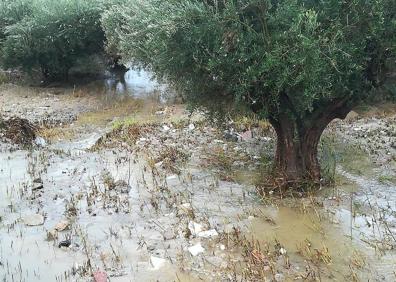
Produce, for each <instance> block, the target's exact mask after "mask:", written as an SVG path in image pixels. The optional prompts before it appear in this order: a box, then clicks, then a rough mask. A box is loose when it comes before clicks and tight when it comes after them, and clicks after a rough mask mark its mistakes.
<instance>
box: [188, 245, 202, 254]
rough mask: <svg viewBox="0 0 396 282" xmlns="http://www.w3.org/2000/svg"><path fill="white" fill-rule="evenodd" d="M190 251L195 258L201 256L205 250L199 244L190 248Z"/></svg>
mask: <svg viewBox="0 0 396 282" xmlns="http://www.w3.org/2000/svg"><path fill="white" fill-rule="evenodd" d="M188 251H189V252H190V254H191V255H193V256H194V257H195V256H197V255H199V254H200V253H203V252H204V251H205V249H204V248H203V247H202V245H201V243H198V244H196V245H194V246H191V247H189V248H188Z"/></svg>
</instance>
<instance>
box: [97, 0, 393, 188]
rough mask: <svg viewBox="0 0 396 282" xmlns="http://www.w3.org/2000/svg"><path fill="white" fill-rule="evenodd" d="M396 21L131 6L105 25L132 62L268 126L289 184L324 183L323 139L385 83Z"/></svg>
mask: <svg viewBox="0 0 396 282" xmlns="http://www.w3.org/2000/svg"><path fill="white" fill-rule="evenodd" d="M216 3H221V4H216ZM395 11H396V2H395V1H393V0H369V1H367V0H343V1H340V0H329V1H316V0H305V1H304V0H276V1H275V0H274V1H269V0H226V1H198V0H187V1H181V0H171V1H162V0H149V1H139V0H130V1H128V3H127V4H126V5H124V6H117V7H116V6H114V7H113V8H112V9H111V10H109V11H108V12H106V13H105V14H104V16H103V19H102V24H103V26H104V29H105V31H106V35H107V38H108V41H109V44H111V45H113V46H114V45H116V46H117V47H118V49H119V50H120V52H121V53H122V55H123V57H124V59H125V60H128V61H133V62H135V63H138V64H140V65H141V66H144V67H148V68H150V69H152V70H153V71H154V72H155V73H156V74H157V76H158V77H160V78H164V79H166V80H168V81H171V82H173V83H174V84H175V85H176V86H177V87H179V88H180V89H182V90H183V93H186V95H187V96H188V99H189V101H191V102H193V103H195V104H198V105H202V104H205V103H206V104H207V102H208V101H209V103H213V102H210V101H214V99H221V100H228V99H232V100H233V101H234V102H235V103H236V104H244V105H247V106H248V107H249V108H250V109H251V110H253V111H254V112H256V113H258V114H260V115H261V117H263V118H267V119H268V120H269V121H270V122H271V124H272V126H273V127H274V129H275V131H276V134H277V149H276V157H275V167H276V168H277V171H279V172H281V173H283V175H284V180H285V183H295V182H301V181H306V180H309V181H313V182H315V183H318V182H319V181H320V166H319V163H318V158H317V147H318V143H319V140H320V136H321V134H322V132H323V130H324V129H325V128H326V126H327V125H328V124H329V123H330V122H331V121H332V120H333V119H335V118H344V117H345V116H346V115H347V113H348V112H349V111H350V110H351V109H352V107H354V106H355V105H357V103H360V102H362V101H365V100H366V99H367V98H368V97H370V96H372V95H375V94H373V93H376V92H373V91H372V90H373V89H374V88H376V87H379V86H380V85H381V82H382V81H383V79H384V74H385V70H386V68H385V67H386V64H387V62H389V61H391V59H390V58H391V56H393V55H394V51H395V45H396V44H395V36H396V34H395V30H396V20H395ZM215 106H216V105H215Z"/></svg>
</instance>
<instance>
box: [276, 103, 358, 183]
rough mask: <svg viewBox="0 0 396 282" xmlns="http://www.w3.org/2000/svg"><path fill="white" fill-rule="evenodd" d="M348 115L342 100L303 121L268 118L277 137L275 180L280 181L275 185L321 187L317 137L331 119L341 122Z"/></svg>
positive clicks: (287, 116)
mask: <svg viewBox="0 0 396 282" xmlns="http://www.w3.org/2000/svg"><path fill="white" fill-rule="evenodd" d="M349 111H350V106H347V105H346V102H345V100H336V101H334V103H329V105H328V106H327V107H322V108H320V109H318V110H317V111H315V112H313V113H312V114H309V115H306V116H305V117H304V118H303V119H300V118H299V117H298V116H297V115H293V114H291V113H290V112H289V113H280V114H278V115H277V116H276V118H273V117H272V118H270V123H271V124H272V126H273V127H274V129H275V132H276V135H277V147H276V154H275V165H274V169H275V172H276V173H277V174H278V175H280V177H278V179H281V180H282V182H281V183H278V185H282V186H288V187H295V186H298V185H300V184H313V185H319V184H320V180H321V175H320V164H319V161H318V145H319V141H320V137H321V135H322V133H323V131H324V130H325V128H326V127H327V125H328V124H329V123H330V122H331V121H332V120H333V119H335V118H341V119H343V118H345V117H346V115H347V114H348V112H349Z"/></svg>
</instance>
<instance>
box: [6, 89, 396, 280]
mask: <svg viewBox="0 0 396 282" xmlns="http://www.w3.org/2000/svg"><path fill="white" fill-rule="evenodd" d="M132 88H133V87H132ZM79 91H80V92H79ZM149 91H150V92H152V89H149ZM76 92H79V93H80V94H78V95H77V94H76ZM83 92H84V91H83V90H81V89H73V90H72V91H70V89H69V90H59V89H57V90H48V89H38V88H36V89H34V90H32V89H31V88H22V87H18V86H12V85H8V86H5V87H4V86H3V88H2V89H1V90H0V103H1V104H0V105H1V107H0V111H1V114H2V115H3V116H19V117H23V118H27V119H29V120H30V121H32V122H33V123H34V124H37V125H41V126H42V125H43V124H44V125H45V126H42V127H43V128H42V129H41V130H39V131H38V134H39V135H40V134H41V137H42V138H43V139H45V142H44V143H43V142H41V143H40V144H38V145H37V144H34V145H33V146H31V147H30V148H29V149H26V148H25V149H23V148H22V147H18V146H15V145H13V144H6V143H4V142H3V143H2V144H1V146H0V148H1V150H0V183H1V184H0V278H1V279H3V280H4V281H103V280H100V277H99V276H102V277H108V278H109V279H110V281H199V280H203V281H265V280H266V281H292V280H297V281H300V280H301V281H302V280H307V281H315V280H316V281H360V280H367V279H369V280H370V281H394V280H395V279H396V274H395V272H394V269H395V268H394V266H395V264H396V251H395V247H396V239H395V237H396V235H395V234H396V202H395V199H396V187H395V184H394V183H393V176H394V175H395V166H394V160H395V149H394V147H393V145H392V144H394V142H395V135H394V131H393V129H389V128H392V125H393V126H394V120H395V116H394V114H389V115H386V116H381V117H376V116H370V117H366V116H357V117H354V118H353V119H352V120H348V121H345V122H341V121H338V122H336V123H334V124H333V125H332V126H331V127H330V128H329V130H328V132H327V133H326V134H327V135H328V136H331V137H334V138H335V139H336V140H342V142H341V143H348V144H352V148H355V147H357V146H360V147H361V148H362V150H361V151H359V154H363V155H364V156H365V158H364V160H368V163H365V166H364V167H359V170H361V171H362V173H356V170H355V169H350V167H348V166H347V165H344V164H347V163H348V159H347V158H346V157H345V158H344V159H342V160H340V161H339V162H337V163H338V166H337V177H336V184H335V185H333V186H329V187H327V186H326V187H323V188H322V189H321V191H319V192H318V193H315V194H312V195H311V196H308V197H306V198H303V199H291V198H288V199H279V198H277V197H275V196H271V195H268V196H267V197H265V198H264V199H260V197H259V196H258V195H257V194H256V192H255V186H254V183H255V180H256V179H257V177H259V175H260V170H262V169H263V166H265V165H266V161H265V160H266V159H268V156H271V155H272V152H273V147H274V141H275V139H274V136H273V133H272V132H271V130H268V128H264V127H263V126H262V125H258V126H253V127H250V130H247V131H246V129H248V128H249V126H246V127H245V131H244V132H242V130H241V127H240V126H236V125H235V124H227V128H226V129H227V131H226V132H225V131H224V129H225V128H219V127H217V126H214V125H212V124H211V123H210V122H209V121H208V120H207V119H206V118H205V116H204V115H202V114H197V113H196V114H194V115H190V114H189V113H188V112H186V111H185V109H184V106H183V105H176V104H166V103H165V104H164V103H161V99H152V96H150V98H148V97H149V96H147V95H146V96H145V95H142V93H140V94H139V95H138V97H134V98H130V97H129V98H128V97H125V96H124V95H118V96H111V97H110V98H109V97H108V96H102V95H94V93H93V94H89V95H85V94H82V93H83ZM84 93H85V92H84ZM48 120H51V121H50V122H48ZM367 126H369V128H370V129H368V128H367ZM355 128H359V130H358V129H355ZM65 132H68V133H67V134H66V133H65ZM71 132H72V133H71ZM368 132H371V133H368ZM384 132H385V133H384ZM370 140H372V141H370ZM377 143H378V148H376V149H375V150H376V151H375V152H371V151H372V149H373V148H372V147H371V144H377ZM334 144H336V145H334V146H335V150H336V151H339V152H342V153H345V156H346V155H348V154H352V155H353V153H351V152H350V151H348V150H349V147H348V150H346V149H345V147H338V145H337V144H338V143H334ZM359 156H360V155H359ZM385 158H386V159H385ZM363 169H364V170H363Z"/></svg>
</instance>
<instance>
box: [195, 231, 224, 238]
mask: <svg viewBox="0 0 396 282" xmlns="http://www.w3.org/2000/svg"><path fill="white" fill-rule="evenodd" d="M218 235H219V233H217V231H216V230H215V229H211V230H206V231H201V232H199V233H198V237H202V238H213V237H216V236H218Z"/></svg>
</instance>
